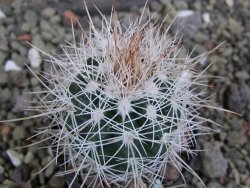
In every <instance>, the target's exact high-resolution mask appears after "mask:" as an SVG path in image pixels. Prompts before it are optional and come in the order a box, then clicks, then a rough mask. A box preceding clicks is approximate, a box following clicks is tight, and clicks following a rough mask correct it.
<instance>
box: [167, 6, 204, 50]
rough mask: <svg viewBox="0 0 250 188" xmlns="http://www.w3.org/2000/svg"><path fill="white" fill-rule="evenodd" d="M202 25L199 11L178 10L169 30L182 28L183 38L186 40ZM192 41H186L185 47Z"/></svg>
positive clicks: (174, 30)
mask: <svg viewBox="0 0 250 188" xmlns="http://www.w3.org/2000/svg"><path fill="white" fill-rule="evenodd" d="M201 25H202V20H201V16H200V14H199V13H197V12H194V11H193V10H180V11H177V13H176V19H175V21H174V23H173V25H172V28H171V30H172V31H173V32H176V30H177V29H179V28H180V26H181V28H182V33H181V35H183V38H184V37H185V39H186V40H188V39H190V38H192V37H193V36H195V35H196V33H197V32H198V30H199V28H200V27H201ZM191 43H192V42H190V41H189V42H188V43H187V44H186V47H187V48H188V44H189V45H190V44H191Z"/></svg>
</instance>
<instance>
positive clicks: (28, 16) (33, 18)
mask: <svg viewBox="0 0 250 188" xmlns="http://www.w3.org/2000/svg"><path fill="white" fill-rule="evenodd" d="M24 19H25V21H26V22H27V23H28V24H29V25H30V26H31V27H34V26H36V24H37V21H38V16H37V14H36V12H35V11H33V10H26V11H25V14H24Z"/></svg>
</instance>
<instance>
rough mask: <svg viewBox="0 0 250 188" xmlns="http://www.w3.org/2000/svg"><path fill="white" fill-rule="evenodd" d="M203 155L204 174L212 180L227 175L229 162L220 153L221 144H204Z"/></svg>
mask: <svg viewBox="0 0 250 188" xmlns="http://www.w3.org/2000/svg"><path fill="white" fill-rule="evenodd" d="M204 149H205V151H204V152H203V153H202V154H203V160H202V163H203V167H204V172H205V173H206V175H207V176H208V177H210V178H219V177H223V176H225V175H226V172H227V168H228V162H227V160H226V159H225V158H224V156H223V154H222V152H221V151H220V145H219V143H211V142H205V143H204Z"/></svg>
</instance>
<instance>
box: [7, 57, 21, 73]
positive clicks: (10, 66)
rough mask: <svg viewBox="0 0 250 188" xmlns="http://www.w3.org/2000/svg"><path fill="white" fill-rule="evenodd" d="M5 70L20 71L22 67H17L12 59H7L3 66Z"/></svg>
mask: <svg viewBox="0 0 250 188" xmlns="http://www.w3.org/2000/svg"><path fill="white" fill-rule="evenodd" d="M4 70H5V71H18V72H19V71H21V70H22V68H21V67H19V66H18V65H17V64H16V63H15V62H14V61H12V60H7V61H6V63H5V66H4Z"/></svg>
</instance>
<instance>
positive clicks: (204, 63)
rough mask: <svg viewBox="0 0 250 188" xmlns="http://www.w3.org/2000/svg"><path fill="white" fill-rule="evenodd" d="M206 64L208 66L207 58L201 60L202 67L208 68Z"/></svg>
mask: <svg viewBox="0 0 250 188" xmlns="http://www.w3.org/2000/svg"><path fill="white" fill-rule="evenodd" d="M206 64H207V57H204V58H202V59H201V60H200V65H201V66H206Z"/></svg>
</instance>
